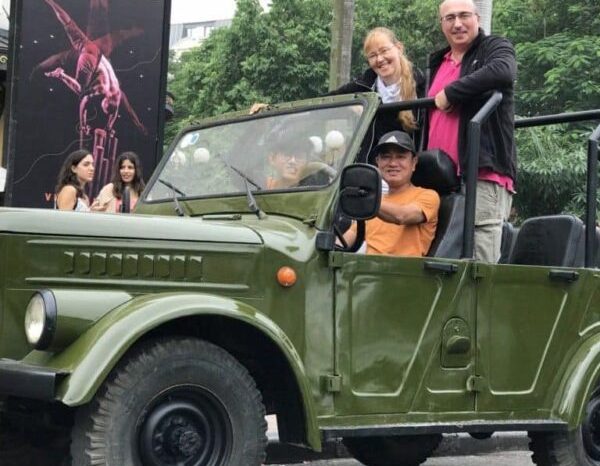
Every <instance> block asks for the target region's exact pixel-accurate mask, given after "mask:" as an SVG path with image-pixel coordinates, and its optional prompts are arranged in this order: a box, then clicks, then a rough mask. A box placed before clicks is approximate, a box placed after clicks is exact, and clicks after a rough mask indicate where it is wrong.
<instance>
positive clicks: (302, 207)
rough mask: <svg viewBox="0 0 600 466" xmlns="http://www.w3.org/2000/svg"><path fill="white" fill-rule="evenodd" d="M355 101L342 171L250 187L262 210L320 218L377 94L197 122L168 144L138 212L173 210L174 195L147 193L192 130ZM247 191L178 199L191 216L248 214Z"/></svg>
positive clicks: (168, 212)
mask: <svg viewBox="0 0 600 466" xmlns="http://www.w3.org/2000/svg"><path fill="white" fill-rule="evenodd" d="M351 105H361V106H362V107H363V111H362V114H361V115H360V117H359V118H358V121H357V124H356V127H355V130H354V132H353V134H352V136H351V138H350V139H349V140H348V142H347V149H346V154H345V156H344V158H343V160H342V161H341V162H340V166H339V169H338V174H337V175H336V176H335V178H334V179H333V180H332V181H331V182H330V183H329V184H328V185H323V186H308V187H298V188H294V189H293V190H287V189H269V190H264V191H263V190H253V191H252V193H253V194H254V196H256V199H257V201H258V204H259V207H260V209H261V210H263V211H264V212H266V213H267V214H269V213H276V214H280V215H284V216H291V217H295V218H302V219H306V218H307V217H311V218H317V217H318V218H319V219H320V218H322V217H323V212H322V210H323V209H324V208H327V207H328V206H329V207H331V204H332V202H333V199H334V198H335V195H336V194H337V185H338V183H339V173H340V172H341V170H342V168H343V167H344V166H346V165H349V164H351V163H354V161H355V159H356V155H357V153H358V151H359V148H360V145H361V143H362V141H363V139H364V138H365V136H366V134H367V131H368V129H369V128H370V126H371V123H372V120H373V118H374V116H375V113H376V111H377V108H378V105H379V99H378V97H377V95H376V94H374V93H361V94H347V95H340V96H327V97H320V98H316V99H310V100H306V101H296V102H289V103H284V104H279V105H277V106H274V107H272V108H271V109H269V110H268V111H264V112H260V113H258V114H254V115H249V114H248V113H246V112H237V113H232V114H227V115H222V116H218V117H213V118H210V119H205V120H201V121H199V122H197V123H194V124H192V125H190V126H188V127H186V128H184V129H183V130H182V131H180V132H179V133H178V135H177V137H176V138H175V139H174V140H173V142H172V143H171V144H170V146H169V148H168V150H167V151H166V152H165V155H164V156H163V157H162V159H161V161H160V163H159V164H158V166H157V168H156V170H155V172H154V173H153V175H152V177H151V178H150V180H149V181H148V184H147V186H146V189H145V190H144V192H143V193H142V196H141V197H140V202H139V203H138V208H136V212H139V213H141V214H162V215H172V214H173V199H172V198H168V199H167V198H164V199H153V200H149V199H148V194H149V193H150V191H151V190H152V189H153V187H154V186H155V184H156V183H158V178H159V177H160V176H161V174H162V173H163V170H164V168H165V165H166V164H167V163H168V162H169V159H170V157H171V156H172V154H173V151H174V150H175V149H176V148H177V147H178V144H179V143H180V141H181V140H182V138H183V137H185V136H186V134H188V133H190V132H192V131H198V130H204V129H207V128H213V127H218V126H222V125H228V124H235V123H239V122H246V121H250V120H257V119H262V118H270V117H277V116H283V115H292V114H294V113H302V112H307V111H311V110H325V109H327V108H337V107H345V106H351ZM246 196H247V192H245V191H239V192H235V193H222V194H218V195H208V196H206V195H202V196H188V197H179V198H178V200H179V202H181V203H182V204H183V205H184V206H185V207H186V210H187V211H188V212H190V215H191V216H198V215H200V216H201V215H209V214H210V215H213V214H233V213H235V214H245V213H250V211H249V209H248V203H247V200H246ZM290 196H293V197H294V201H293V202H290ZM309 211H310V213H309ZM327 215H328V214H325V216H327Z"/></svg>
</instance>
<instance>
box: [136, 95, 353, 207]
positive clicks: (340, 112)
mask: <svg viewBox="0 0 600 466" xmlns="http://www.w3.org/2000/svg"><path fill="white" fill-rule="evenodd" d="M362 112H363V106H362V105H357V104H356V102H355V103H354V104H353V105H344V106H337V107H326V108H317V109H311V110H308V111H302V112H300V113H288V114H281V113H278V114H276V115H268V114H267V115H260V114H259V115H256V116H255V117H250V118H244V119H243V120H237V121H234V122H231V123H225V124H219V125H218V126H211V127H205V128H192V129H191V130H190V131H187V132H185V133H184V134H182V136H181V137H180V139H179V140H178V141H177V144H176V145H175V146H174V148H173V150H172V152H171V153H170V155H169V156H168V158H167V160H166V162H164V163H163V164H162V167H161V168H160V173H159V174H158V175H157V176H155V177H154V182H153V185H152V186H151V187H150V189H149V191H148V195H147V197H146V200H147V201H150V202H153V201H167V200H172V199H173V197H174V196H176V197H177V199H198V198H206V197H221V196H228V195H244V194H246V193H247V192H248V191H249V190H250V191H251V192H254V193H263V192H268V191H277V192H284V191H300V190H304V191H306V190H309V191H310V190H316V189H319V188H322V187H325V186H328V185H329V184H330V183H331V182H332V181H333V180H334V179H335V178H336V177H337V174H338V172H339V171H340V169H341V167H342V166H343V163H344V159H345V157H346V155H347V148H348V147H349V143H350V142H351V140H352V138H353V136H354V135H355V132H356V129H357V125H358V123H359V120H360V116H361V114H362ZM173 188H175V189H173Z"/></svg>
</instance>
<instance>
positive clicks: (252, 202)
mask: <svg viewBox="0 0 600 466" xmlns="http://www.w3.org/2000/svg"><path fill="white" fill-rule="evenodd" d="M217 157H219V159H220V160H221V162H223V164H224V165H225V166H226V167H227V168H229V169H230V170H231V171H233V172H235V173H237V174H238V175H239V176H240V178H242V179H243V180H244V187H245V188H246V201H248V208H249V209H250V212H252V213H253V214H255V215H256V216H257V217H258V218H259V219H262V218H265V217H266V215H265V213H264V212H263V211H262V210H260V207H258V204H257V203H256V198H255V197H254V194H252V190H251V189H250V185H252V186H254V187H255V188H256V190H257V191H260V190H261V189H262V188H261V187H260V185H259V184H258V183H257V182H256V181H253V180H252V178H250V177H249V176H248V175H246V174H245V173H244V172H243V171H241V170H240V169H239V168H236V167H234V166H233V165H231V164H230V163H229V162H228V161H227V160H225V157H223V156H222V155H221V154H217Z"/></svg>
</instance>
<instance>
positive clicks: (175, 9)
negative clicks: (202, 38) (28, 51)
mask: <svg viewBox="0 0 600 466" xmlns="http://www.w3.org/2000/svg"><path fill="white" fill-rule="evenodd" d="M260 3H261V5H262V6H263V7H265V6H266V5H267V4H268V3H270V1H269V0H260ZM234 13H235V0H171V23H175V24H176V23H190V22H196V21H212V20H215V19H231V18H233V14H234Z"/></svg>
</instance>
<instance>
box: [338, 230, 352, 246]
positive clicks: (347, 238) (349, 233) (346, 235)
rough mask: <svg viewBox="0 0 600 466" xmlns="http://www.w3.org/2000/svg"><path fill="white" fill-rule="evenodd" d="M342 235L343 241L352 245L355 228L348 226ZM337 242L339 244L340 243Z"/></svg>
mask: <svg viewBox="0 0 600 466" xmlns="http://www.w3.org/2000/svg"><path fill="white" fill-rule="evenodd" d="M342 236H343V237H344V241H346V244H347V245H348V246H352V245H353V244H354V242H355V241H356V230H355V229H354V228H348V230H346V232H345V233H344V234H343V235H342ZM336 242H337V241H336ZM338 244H339V245H340V246H341V243H338Z"/></svg>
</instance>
